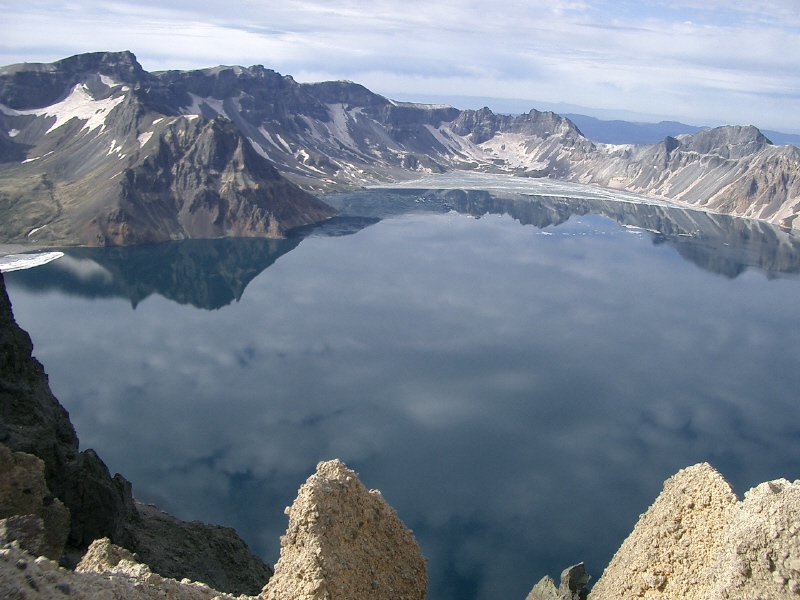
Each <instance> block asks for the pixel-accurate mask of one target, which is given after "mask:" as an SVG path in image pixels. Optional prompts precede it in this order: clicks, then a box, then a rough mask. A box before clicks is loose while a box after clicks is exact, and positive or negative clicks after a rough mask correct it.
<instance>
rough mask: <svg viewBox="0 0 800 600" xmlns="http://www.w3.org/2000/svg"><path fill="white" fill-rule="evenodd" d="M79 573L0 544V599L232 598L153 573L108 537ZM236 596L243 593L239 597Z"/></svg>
mask: <svg viewBox="0 0 800 600" xmlns="http://www.w3.org/2000/svg"><path fill="white" fill-rule="evenodd" d="M89 552H90V553H91V556H90V557H89V558H88V559H87V564H86V565H84V567H83V570H82V572H76V571H69V570H66V569H63V568H61V567H59V566H58V564H57V563H55V562H53V561H51V560H49V559H47V558H44V557H39V558H34V557H33V556H31V555H30V554H28V553H26V552H24V551H23V550H21V549H20V548H19V546H18V545H17V544H16V543H14V544H7V545H6V546H4V547H2V548H0V598H13V599H14V600H64V599H65V598H69V599H70V600H236V599H235V597H233V596H228V595H225V594H221V593H219V592H218V591H216V590H213V589H211V588H209V587H208V586H206V585H204V584H201V583H193V582H190V581H187V580H184V581H175V580H174V579H167V578H164V577H161V576H159V575H156V574H155V573H152V572H151V571H150V569H149V568H148V567H147V566H146V565H143V564H140V563H137V562H136V561H135V558H134V556H133V555H132V554H131V553H130V552H128V551H127V550H124V549H122V548H119V547H118V546H114V545H113V544H111V543H110V542H109V541H108V539H104V540H97V541H95V542H94V543H93V544H92V546H91V547H90V551H89ZM237 598H238V600H243V599H246V598H248V597H246V596H239V597H237Z"/></svg>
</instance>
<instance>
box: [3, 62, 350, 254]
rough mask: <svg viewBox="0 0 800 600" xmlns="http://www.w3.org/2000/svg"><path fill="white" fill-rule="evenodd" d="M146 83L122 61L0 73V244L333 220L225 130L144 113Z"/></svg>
mask: <svg viewBox="0 0 800 600" xmlns="http://www.w3.org/2000/svg"><path fill="white" fill-rule="evenodd" d="M148 78H149V75H148V74H147V73H145V72H144V71H143V70H142V68H141V66H140V65H139V64H138V63H137V62H136V60H135V58H134V57H133V55H132V54H130V53H118V54H91V55H81V56H77V57H72V58H70V59H66V60H64V61H60V62H58V63H53V64H52V65H33V66H31V65H17V66H12V67H6V68H3V69H2V70H0V105H2V106H0V113H1V114H0V122H2V125H3V126H2V127H0V131H2V133H0V162H1V163H2V164H0V201H2V202H3V203H4V205H5V206H4V209H5V210H4V211H3V213H2V216H0V236H2V238H3V241H5V242H24V241H38V242H39V243H49V244H53V243H61V244H70V245H74V244H78V245H87V246H106V245H127V244H138V243H150V242H159V241H165V240H170V239H184V238H217V237H225V236H239V237H273V238H277V237H283V236H284V234H285V232H286V231H287V230H289V229H292V228H294V227H298V226H302V225H308V224H311V223H315V222H319V221H321V220H325V219H327V218H330V217H331V216H333V215H334V214H335V211H333V210H332V209H331V208H330V207H329V206H327V205H325V204H324V203H322V202H320V201H319V200H317V199H316V198H315V197H313V196H312V195H311V194H309V193H307V192H304V191H303V190H301V189H299V188H298V187H297V186H295V185H293V184H291V183H290V182H288V181H287V180H286V179H285V178H283V177H282V176H281V175H280V174H279V173H278V171H277V170H276V169H275V168H274V167H273V166H272V165H271V164H270V163H269V161H268V160H265V158H264V157H263V156H261V155H259V154H258V153H257V152H256V151H255V150H254V148H253V146H252V145H251V144H250V143H248V142H247V140H246V139H245V138H244V137H243V136H242V134H241V132H240V131H239V129H237V128H236V127H235V126H234V124H233V123H231V122H230V121H229V120H227V119H202V118H197V116H196V115H188V116H180V115H178V114H174V111H173V112H170V111H169V110H168V109H166V108H164V107H161V106H159V105H156V104H153V103H152V102H151V101H150V100H149V99H148V96H147V93H146V88H145V89H144V91H143V88H142V86H143V84H145V85H146V82H147V81H148ZM164 110H166V112H167V113H168V114H164V112H163V111H164ZM21 155H24V156H25V158H24V159H23V160H19V158H20V156H21Z"/></svg>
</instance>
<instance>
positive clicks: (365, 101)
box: [303, 80, 389, 107]
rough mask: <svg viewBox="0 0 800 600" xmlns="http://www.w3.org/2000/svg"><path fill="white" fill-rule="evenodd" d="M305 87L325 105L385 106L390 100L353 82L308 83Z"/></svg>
mask: <svg viewBox="0 0 800 600" xmlns="http://www.w3.org/2000/svg"><path fill="white" fill-rule="evenodd" d="M303 87H304V88H305V89H307V90H308V92H309V93H310V94H311V95H312V96H314V97H316V98H318V99H319V100H320V101H322V102H324V103H325V104H337V103H340V104H349V105H353V106H360V107H372V106H384V105H386V104H389V100H387V99H386V98H384V97H383V96H381V95H379V94H376V93H374V92H371V91H370V90H368V89H367V88H365V87H364V86H363V85H361V84H358V83H353V82H352V81H343V80H340V81H323V82H320V83H306V84H303Z"/></svg>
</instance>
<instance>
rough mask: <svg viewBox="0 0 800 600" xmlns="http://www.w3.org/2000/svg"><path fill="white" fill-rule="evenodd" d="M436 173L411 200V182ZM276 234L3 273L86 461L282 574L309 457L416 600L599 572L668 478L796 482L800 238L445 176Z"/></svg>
mask: <svg viewBox="0 0 800 600" xmlns="http://www.w3.org/2000/svg"><path fill="white" fill-rule="evenodd" d="M423 184H424V185H425V186H427V187H422V185H423ZM423 184H419V183H417V184H407V185H405V186H404V187H402V188H401V187H396V188H393V189H371V190H363V191H355V192H348V193H341V194H335V195H330V196H327V197H324V198H323V199H324V200H326V201H328V202H330V203H331V204H333V205H334V206H336V207H337V208H338V209H339V210H340V215H339V216H338V217H336V218H334V219H332V220H331V221H329V222H327V223H324V224H322V225H320V226H318V227H314V228H308V229H305V230H301V231H297V232H295V235H294V236H292V237H290V238H289V239H286V240H259V239H226V240H187V241H180V242H169V243H164V244H158V245H153V246H140V247H128V248H106V249H86V248H73V249H62V251H63V252H64V253H65V256H64V257H62V258H60V259H58V260H55V261H53V262H50V263H48V264H46V265H43V266H39V267H36V268H33V269H28V270H21V271H15V272H10V273H6V274H5V279H6V283H7V286H8V291H9V295H10V297H11V301H12V304H13V308H14V313H15V317H16V319H17V321H18V323H19V324H20V326H21V327H22V328H23V329H25V330H26V331H28V332H29V333H30V335H31V337H32V339H33V343H34V355H35V356H36V357H37V358H38V359H39V360H40V361H41V362H42V363H43V364H44V366H45V370H46V371H47V373H48V374H49V377H50V383H51V387H52V389H53V392H54V393H55V395H56V397H57V398H58V399H59V400H60V401H61V403H62V404H63V405H64V406H65V407H66V408H67V410H68V411H69V413H70V417H71V419H72V422H73V423H74V425H75V428H76V430H77V433H78V435H79V437H80V440H81V447H82V449H86V448H94V449H95V450H96V451H97V452H98V454H99V455H100V457H101V458H102V459H103V460H104V461H105V462H106V464H107V465H108V467H109V469H110V470H111V472H112V473H115V472H119V473H121V474H123V475H124V476H125V477H126V478H127V479H129V480H130V481H131V482H132V483H133V491H134V496H135V497H136V498H137V499H139V500H141V501H144V502H150V503H154V504H156V505H157V506H159V508H162V509H163V510H166V511H167V512H170V513H172V514H175V515H176V516H178V517H180V518H182V519H189V520H191V519H200V520H203V521H206V522H209V523H214V524H221V525H226V526H231V527H234V528H235V529H236V530H237V531H238V533H239V534H240V535H241V536H242V537H243V538H244V539H245V540H246V541H247V542H248V544H249V545H250V547H251V549H252V550H253V551H254V552H256V553H258V554H259V555H261V556H262V557H263V558H264V560H266V561H267V562H269V563H270V564H274V563H275V562H276V561H277V559H278V553H279V546H280V541H279V538H280V535H282V534H283V533H284V531H285V529H286V525H287V517H286V515H285V514H284V508H285V507H286V506H288V505H290V504H291V502H292V501H293V499H294V496H295V494H296V492H297V489H298V487H299V486H300V485H301V484H302V483H303V482H304V481H305V480H306V478H307V477H308V476H309V475H311V474H312V473H313V472H314V469H315V466H316V464H317V462H318V461H321V460H328V459H332V458H339V459H341V460H342V461H344V462H345V463H346V464H347V466H348V467H350V468H352V469H354V470H355V471H356V472H358V473H359V476H360V478H361V480H362V482H363V483H364V484H365V485H366V486H367V487H368V488H377V489H380V490H381V492H382V493H383V496H384V498H385V499H386V500H387V502H388V503H389V504H390V505H391V506H392V507H393V508H394V509H395V510H396V511H397V513H398V515H399V517H400V518H401V519H402V520H403V522H404V523H405V524H406V525H407V526H408V527H410V528H411V529H412V530H413V531H414V534H415V536H416V538H417V541H418V542H419V544H420V547H421V550H422V552H423V554H424V555H425V556H426V557H427V559H428V578H429V587H428V598H429V599H430V600H449V599H454V600H455V599H458V600H469V599H476V600H477V599H479V600H490V599H491V600H500V599H502V600H524V598H525V596H526V595H527V593H528V591H529V590H530V588H531V587H532V586H533V585H534V584H535V583H536V582H537V581H538V580H539V579H541V578H542V577H543V576H544V575H550V576H552V577H554V578H557V577H558V575H559V574H560V572H561V570H563V569H564V568H566V567H568V566H570V565H573V564H575V563H578V562H581V561H584V562H585V563H586V568H587V571H588V572H589V573H590V574H591V575H592V581H591V582H590V585H591V583H593V582H594V581H596V580H597V578H598V577H599V576H600V575H601V573H602V570H603V568H604V567H605V566H606V565H607V564H608V562H609V560H610V559H611V557H612V555H613V553H614V552H615V551H616V549H617V548H618V547H619V545H620V544H621V543H622V541H623V540H624V538H625V537H626V536H627V535H628V533H629V532H630V531H631V530H632V528H633V526H634V525H635V523H636V521H637V519H638V517H639V514H640V513H642V512H644V511H645V510H646V509H647V507H648V506H649V505H650V504H651V503H652V502H653V501H654V500H655V498H656V496H657V495H658V493H659V492H660V490H661V487H662V484H663V482H664V480H665V479H667V478H668V477H670V476H671V475H673V474H674V473H676V472H677V471H678V470H679V469H681V468H683V467H686V466H689V465H692V464H695V463H698V462H703V461H705V462H709V463H710V464H711V465H712V466H713V467H715V468H716V469H717V470H719V471H720V472H721V473H722V475H723V476H724V477H725V478H726V479H728V481H730V482H731V484H732V485H733V487H734V489H735V491H736V493H737V494H738V495H739V496H740V497H741V496H742V494H743V493H744V492H745V491H746V490H747V489H749V488H750V487H752V486H755V485H757V484H758V483H760V482H762V481H767V480H769V479H774V478H779V477H785V478H787V479H789V480H794V479H798V478H800V402H798V391H799V390H800V368H798V367H799V366H800V278H798V272H800V237H798V235H796V234H795V233H793V232H790V231H786V230H781V229H779V228H776V227H773V226H770V225H767V224H764V223H761V222H757V221H748V220H743V219H734V218H729V217H724V216H720V215H714V214H710V213H705V212H701V211H697V210H683V209H681V208H678V207H675V206H671V205H668V204H664V203H658V202H653V201H647V202H645V201H643V199H641V198H639V199H637V198H635V197H633V196H631V195H626V194H619V193H614V192H605V191H602V190H594V189H592V188H580V187H578V186H569V185H561V184H557V183H554V182H535V181H518V180H512V179H511V178H504V179H503V178H490V177H477V178H465V177H464V176H461V177H460V178H458V177H443V178H435V179H430V180H429V181H427V182H423Z"/></svg>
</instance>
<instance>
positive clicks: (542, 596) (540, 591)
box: [525, 575, 558, 600]
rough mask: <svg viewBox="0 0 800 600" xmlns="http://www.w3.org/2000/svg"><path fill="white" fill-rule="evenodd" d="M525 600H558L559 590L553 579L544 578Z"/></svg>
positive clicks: (546, 576) (547, 576)
mask: <svg viewBox="0 0 800 600" xmlns="http://www.w3.org/2000/svg"><path fill="white" fill-rule="evenodd" d="M525 600H558V588H557V587H556V583H555V581H553V578H552V577H550V576H549V575H545V576H544V577H542V578H541V579H540V580H539V582H538V583H537V584H536V585H534V586H533V588H531V591H530V592H528V595H527V596H526V597H525Z"/></svg>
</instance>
